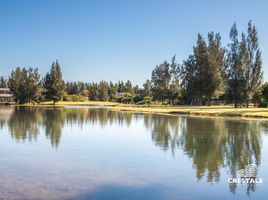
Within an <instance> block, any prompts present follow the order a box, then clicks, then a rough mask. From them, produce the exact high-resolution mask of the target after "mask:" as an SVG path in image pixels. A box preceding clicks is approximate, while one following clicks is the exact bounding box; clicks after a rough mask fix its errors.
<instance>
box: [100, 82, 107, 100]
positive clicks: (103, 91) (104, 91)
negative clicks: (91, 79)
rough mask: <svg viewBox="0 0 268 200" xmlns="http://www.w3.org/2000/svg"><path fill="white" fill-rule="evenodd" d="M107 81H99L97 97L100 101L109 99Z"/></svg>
mask: <svg viewBox="0 0 268 200" xmlns="http://www.w3.org/2000/svg"><path fill="white" fill-rule="evenodd" d="M108 89H109V83H107V82H106V81H101V82H100V83H99V85H98V99H99V100H100V101H108V100H109V94H108Z"/></svg>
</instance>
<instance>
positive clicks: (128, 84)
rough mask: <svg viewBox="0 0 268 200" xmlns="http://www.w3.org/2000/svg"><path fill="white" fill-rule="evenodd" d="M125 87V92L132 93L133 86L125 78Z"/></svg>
mask: <svg viewBox="0 0 268 200" xmlns="http://www.w3.org/2000/svg"><path fill="white" fill-rule="evenodd" d="M125 87H126V92H128V93H130V94H132V95H133V94H134V91H133V87H132V83H131V81H130V80H127V82H126V84H125Z"/></svg>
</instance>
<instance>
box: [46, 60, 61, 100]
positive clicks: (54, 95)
mask: <svg viewBox="0 0 268 200" xmlns="http://www.w3.org/2000/svg"><path fill="white" fill-rule="evenodd" d="M43 86H44V89H45V92H44V93H45V97H46V99H47V100H51V101H53V103H54V105H55V103H56V102H57V101H60V100H61V99H62V97H63V95H64V92H65V83H64V80H63V79H62V72H61V67H60V65H59V63H58V61H56V62H55V63H54V62H53V63H52V65H51V69H50V71H49V72H48V73H47V74H46V76H45V78H44V80H43Z"/></svg>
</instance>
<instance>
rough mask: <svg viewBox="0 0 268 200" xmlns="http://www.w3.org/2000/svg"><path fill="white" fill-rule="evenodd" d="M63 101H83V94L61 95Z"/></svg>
mask: <svg viewBox="0 0 268 200" xmlns="http://www.w3.org/2000/svg"><path fill="white" fill-rule="evenodd" d="M63 101H74V102H83V101H85V98H84V97H83V96H80V95H75V94H73V95H67V94H66V95H64V96H63Z"/></svg>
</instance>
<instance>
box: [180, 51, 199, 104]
mask: <svg viewBox="0 0 268 200" xmlns="http://www.w3.org/2000/svg"><path fill="white" fill-rule="evenodd" d="M180 75H181V79H182V82H181V86H182V94H183V98H184V100H185V101H186V102H187V103H190V104H194V103H195V102H196V99H197V95H198V91H197V90H198V87H197V76H196V63H195V58H194V56H193V55H190V56H189V57H188V59H187V60H184V61H183V64H182V65H181V70H180Z"/></svg>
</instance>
